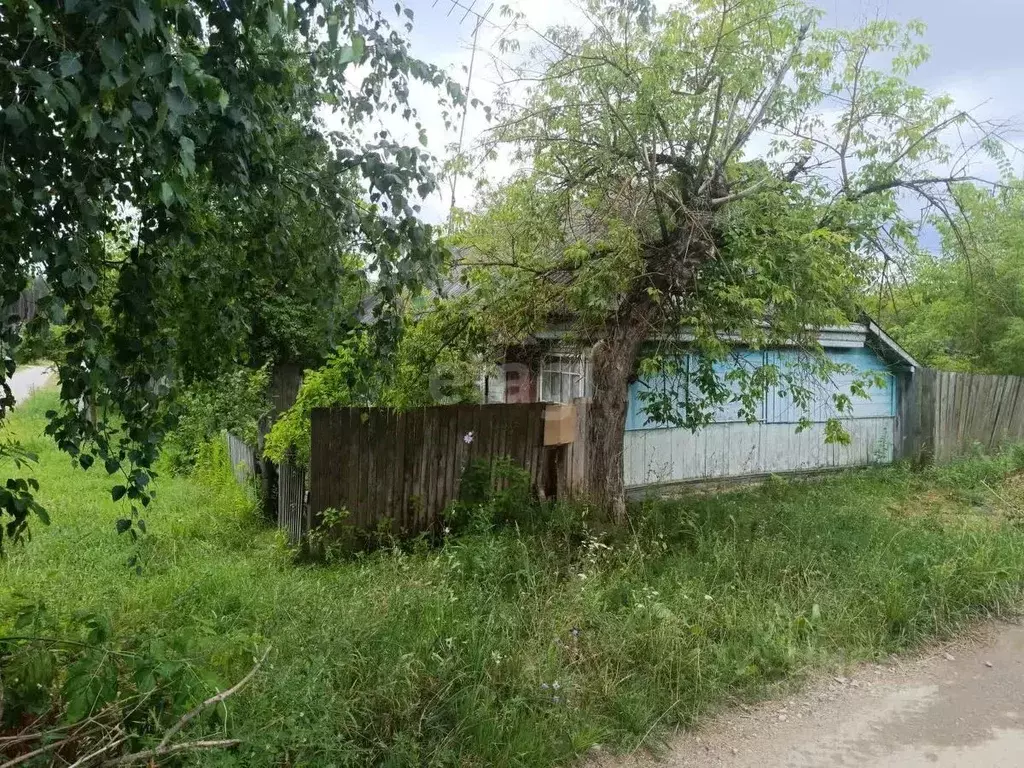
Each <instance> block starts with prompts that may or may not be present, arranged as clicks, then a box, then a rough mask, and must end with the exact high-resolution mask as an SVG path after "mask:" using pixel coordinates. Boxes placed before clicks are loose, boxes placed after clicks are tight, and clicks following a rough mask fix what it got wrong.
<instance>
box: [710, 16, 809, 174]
mask: <svg viewBox="0 0 1024 768" xmlns="http://www.w3.org/2000/svg"><path fill="white" fill-rule="evenodd" d="M810 30H811V23H810V22H809V21H806V22H804V23H803V25H802V26H801V27H800V32H799V34H798V35H797V38H796V42H795V43H794V44H793V49H792V50H791V51H790V53H789V56H788V57H786V61H785V62H784V63H783V65H782V66H781V67H779V71H778V72H776V73H775V79H774V80H773V81H772V84H771V86H770V87H769V89H768V92H767V93H766V94H765V97H764V99H763V100H762V101H761V106H760V108H759V109H758V110H757V112H756V113H755V114H754V116H753V117H752V118H751V119H749V120H747V124H746V125H745V126H744V127H743V129H742V130H741V131H740V132H739V133H737V134H736V138H735V139H733V142H732V144H730V145H729V148H728V149H727V150H726V152H725V156H724V157H723V158H722V164H723V165H724V164H725V163H727V162H728V161H729V158H730V157H731V156H732V154H733V153H734V152H736V151H737V150H739V149H740V148H741V147H742V146H743V145H744V144H746V143H747V140H748V139H749V138H750V137H751V135H753V133H754V131H755V130H757V127H758V126H759V125H760V124H761V121H762V120H763V119H764V116H765V115H766V114H767V112H768V108H769V107H770V106H771V105H772V102H773V101H774V100H775V94H776V93H778V90H779V88H781V87H782V81H783V80H785V78H786V74H787V73H788V72H789V70H790V68H791V67H792V66H793V61H794V59H796V56H797V54H798V53H799V52H800V49H801V48H802V47H803V44H804V40H806V39H807V33H808V32H810Z"/></svg>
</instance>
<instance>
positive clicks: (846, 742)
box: [620, 624, 1024, 768]
mask: <svg viewBox="0 0 1024 768" xmlns="http://www.w3.org/2000/svg"><path fill="white" fill-rule="evenodd" d="M846 674H847V675H849V677H846V676H845V675H838V676H836V677H829V678H827V679H825V680H823V681H819V682H818V683H816V684H813V685H811V686H810V687H809V688H808V689H807V690H805V691H803V692H801V693H800V694H799V695H793V696H790V697H787V698H786V699H783V700H779V701H773V702H768V703H766V704H763V705H759V706H757V707H754V708H751V709H749V710H732V711H730V712H728V713H726V714H724V715H722V716H720V717H718V718H717V719H714V720H712V721H710V722H709V723H708V724H707V725H706V726H705V727H704V728H701V729H700V730H698V731H696V732H693V733H689V734H686V735H685V736H683V737H682V738H681V739H680V740H679V741H678V742H676V743H675V744H674V745H673V747H672V749H671V751H670V752H669V753H668V754H667V755H665V756H664V757H663V758H662V759H661V760H650V759H642V760H627V761H624V762H623V763H620V765H622V766H645V768H653V766H662V767H663V768H683V767H684V766H686V767H687V768H689V767H690V766H708V767H709V768H711V767H719V766H729V767H730V768H753V767H754V766H756V768H783V766H785V768H833V766H843V768H859V767H862V766H863V767H866V766H871V767H872V768H896V767H897V766H899V768H923V767H924V766H927V767H928V768H954V766H955V767H956V768H961V766H962V767H963V768H967V767H968V766H970V768H1011V767H1013V768H1016V767H1017V766H1024V627H1021V626H1016V625H1014V626H1009V625H1005V624H1003V625H999V626H996V627H993V628H990V629H989V630H988V631H986V632H984V633H982V634H981V635H980V636H979V637H978V638H976V639H975V640H973V641H971V642H967V643H962V644H959V645H957V646H949V647H947V648H941V649H939V650H936V651H932V652H931V653H929V654H928V655H927V656H926V657H924V658H921V659H918V660H912V661H901V662H893V663H892V664H891V665H864V666H860V667H857V668H856V669H855V670H851V671H849V672H847V673H846Z"/></svg>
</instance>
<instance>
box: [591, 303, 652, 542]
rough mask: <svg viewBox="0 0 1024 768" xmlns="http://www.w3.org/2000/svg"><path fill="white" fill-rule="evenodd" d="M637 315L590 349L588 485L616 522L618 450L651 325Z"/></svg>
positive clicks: (620, 510) (622, 504)
mask: <svg viewBox="0 0 1024 768" xmlns="http://www.w3.org/2000/svg"><path fill="white" fill-rule="evenodd" d="M628 314H629V315H636V314H637V313H635V312H634V313H628ZM641 320H642V318H641V317H640V316H635V317H634V316H629V317H627V318H624V319H623V320H621V321H620V322H619V323H616V324H615V325H613V326H612V327H611V328H610V329H609V331H608V334H607V336H606V337H605V338H604V339H601V340H600V341H598V342H597V343H596V344H595V345H594V348H593V351H592V353H591V366H592V381H593V388H594V391H593V394H592V396H591V402H590V413H589V416H588V421H587V454H586V455H587V461H586V488H587V491H588V493H589V495H590V497H591V498H592V499H593V500H594V501H595V502H596V503H597V504H598V505H600V506H601V507H602V508H604V509H605V510H606V511H607V512H608V514H609V515H610V516H611V518H612V519H613V520H614V521H615V522H622V521H624V520H625V517H626V492H625V485H624V482H623V472H622V452H623V443H624V440H625V433H626V411H627V408H628V405H629V383H630V379H631V378H632V377H633V375H634V374H635V373H636V365H637V358H638V357H639V353H640V345H641V344H642V343H643V340H644V336H645V333H646V330H647V328H648V327H649V326H648V324H647V323H646V322H642V321H641Z"/></svg>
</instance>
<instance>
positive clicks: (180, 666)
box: [0, 594, 213, 756]
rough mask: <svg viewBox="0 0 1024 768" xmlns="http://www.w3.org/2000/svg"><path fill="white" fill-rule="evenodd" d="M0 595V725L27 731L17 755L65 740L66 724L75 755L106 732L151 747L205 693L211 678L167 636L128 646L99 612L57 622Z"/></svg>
mask: <svg viewBox="0 0 1024 768" xmlns="http://www.w3.org/2000/svg"><path fill="white" fill-rule="evenodd" d="M4 597H5V598H6V599H7V602H6V604H5V605H4V615H6V616H9V617H12V619H11V620H10V629H11V634H10V636H9V637H7V638H4V639H3V640H0V661H2V663H3V670H4V704H5V707H4V711H3V719H2V720H0V727H3V728H4V729H5V732H7V733H15V734H17V733H18V732H19V731H21V729H22V728H24V729H25V730H24V735H25V736H26V737H29V736H31V735H33V734H34V741H35V743H33V739H32V738H26V743H27V744H29V745H30V746H29V747H27V748H26V749H25V750H23V751H29V749H32V748H35V747H37V746H38V742H40V741H41V742H43V743H46V742H48V741H54V740H59V739H61V738H67V736H66V733H67V731H66V729H67V728H68V727H69V726H77V728H76V730H75V731H74V738H73V745H72V743H71V742H69V744H68V746H69V747H72V748H77V749H78V750H79V751H80V752H82V751H85V750H87V749H92V748H95V747H96V746H97V745H99V744H101V743H103V742H104V741H105V740H106V738H107V735H108V731H109V729H112V728H116V729H118V730H120V731H121V732H122V733H123V735H124V736H125V738H124V739H123V741H124V742H127V745H126V746H129V747H131V746H139V745H144V744H149V745H151V746H155V744H156V742H158V741H159V739H160V737H161V736H162V735H163V732H164V731H165V730H166V729H167V728H169V727H170V726H171V724H173V723H174V721H175V720H177V719H178V717H180V716H181V715H182V714H184V713H185V711H187V710H188V709H189V708H191V707H192V706H194V705H196V704H198V703H199V702H201V701H202V700H203V699H205V698H206V697H207V696H209V695H212V692H213V689H212V688H211V686H210V683H211V682H212V681H211V680H209V679H204V678H203V676H202V675H201V674H200V673H199V672H197V670H195V669H194V668H193V667H192V665H190V664H189V663H188V662H187V661H186V660H185V659H183V658H182V656H181V652H182V651H183V650H184V649H185V648H186V647H187V644H186V643H185V642H182V640H181V639H179V638H177V637H175V636H174V635H171V636H159V635H154V636H148V637H147V636H146V635H143V634H140V635H138V636H135V637H133V638H132V640H131V642H130V644H128V643H125V641H124V640H119V638H117V637H116V635H115V633H114V628H113V626H112V624H111V621H110V618H109V617H108V616H107V614H105V613H92V612H88V611H79V612H76V613H74V614H73V615H72V616H70V617H63V616H57V615H54V613H53V612H52V611H50V610H49V609H48V607H47V605H46V603H44V602H42V601H32V600H29V599H27V598H25V597H24V596H20V595H17V594H14V595H5V596H4ZM32 722H34V723H35V725H34V726H29V727H27V728H26V727H25V725H26V723H32ZM40 726H42V727H41V729H40V730H38V731H37V730H36V728H39V727H40ZM62 730H63V731H64V733H63V734H62ZM47 731H49V733H47ZM114 754H116V752H114ZM8 756H10V755H9V754H8Z"/></svg>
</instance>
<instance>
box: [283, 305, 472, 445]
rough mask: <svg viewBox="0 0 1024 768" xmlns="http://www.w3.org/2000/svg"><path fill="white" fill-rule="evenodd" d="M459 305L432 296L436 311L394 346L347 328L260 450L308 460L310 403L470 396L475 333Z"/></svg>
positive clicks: (395, 402)
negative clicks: (345, 333) (384, 344)
mask: <svg viewBox="0 0 1024 768" xmlns="http://www.w3.org/2000/svg"><path fill="white" fill-rule="evenodd" d="M459 306H460V305H457V304H449V303H447V302H438V303H436V304H435V311H432V312H429V313H425V314H424V315H423V317H422V318H408V319H406V321H405V322H404V323H403V324H402V330H401V333H402V335H401V338H400V340H399V341H398V344H397V349H396V350H394V351H390V350H388V349H385V348H384V347H383V346H382V344H381V340H380V337H379V336H378V335H375V334H370V333H368V332H365V331H353V332H351V333H349V335H348V336H347V337H346V338H345V340H344V342H343V343H342V344H340V345H339V346H338V347H336V348H335V350H334V352H333V353H331V355H330V356H329V357H328V359H327V362H326V363H324V365H322V366H321V367H320V368H317V369H315V370H310V371H306V373H305V376H304V378H303V382H302V386H301V388H300V389H299V394H298V397H297V398H296V401H295V405H294V406H292V407H291V408H290V409H289V410H288V411H286V412H285V413H284V414H282V415H281V417H280V418H279V419H278V420H277V421H276V422H275V423H274V426H273V427H272V428H271V430H270V433H269V434H268V435H267V440H266V446H265V453H266V455H267V456H268V457H269V458H271V459H272V460H274V461H277V462H280V461H282V460H283V459H284V458H285V456H287V455H289V452H292V455H291V460H292V461H298V462H299V463H301V464H307V463H308V462H309V450H310V445H309V440H310V414H311V413H312V411H313V409H314V408H329V407H334V406H339V407H340V406H361V407H369V406H379V407H387V408H395V409H398V410H405V409H408V408H416V407H421V406H426V405H435V404H439V403H464V402H476V401H477V400H478V399H479V397H480V394H479V390H478V389H477V386H476V381H477V376H478V374H479V371H480V370H481V365H480V363H479V360H480V357H479V354H478V353H477V352H476V349H477V348H478V346H477V345H480V344H481V341H480V340H479V334H478V333H476V332H474V330H473V329H472V328H471V325H472V320H471V317H472V316H470V319H468V320H467V319H465V316H464V315H462V314H461V313H460V311H459Z"/></svg>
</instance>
